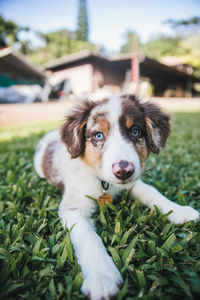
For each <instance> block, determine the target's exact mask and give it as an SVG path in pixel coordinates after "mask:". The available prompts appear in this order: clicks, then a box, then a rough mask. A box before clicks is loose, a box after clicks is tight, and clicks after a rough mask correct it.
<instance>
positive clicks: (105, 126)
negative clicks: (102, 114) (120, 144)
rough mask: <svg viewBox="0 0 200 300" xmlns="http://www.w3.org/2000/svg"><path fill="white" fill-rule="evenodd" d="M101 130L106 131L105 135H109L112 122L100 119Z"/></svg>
mask: <svg viewBox="0 0 200 300" xmlns="http://www.w3.org/2000/svg"><path fill="white" fill-rule="evenodd" d="M98 127H99V131H101V132H103V133H104V136H108V134H109V131H110V123H109V122H108V120H106V119H103V118H102V119H100V120H99V122H98Z"/></svg>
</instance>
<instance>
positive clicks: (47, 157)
mask: <svg viewBox="0 0 200 300" xmlns="http://www.w3.org/2000/svg"><path fill="white" fill-rule="evenodd" d="M57 143H58V142H57V141H53V142H51V143H49V144H48V145H47V147H46V150H45V152H44V156H43V160H42V170H43V173H44V176H45V178H46V179H47V181H48V182H49V183H51V184H53V185H55V186H57V187H58V188H59V189H60V190H61V191H62V192H63V191H64V184H63V182H57V181H56V180H55V179H56V177H57V175H58V173H57V170H56V169H55V168H54V166H53V153H54V148H55V146H56V144H57Z"/></svg>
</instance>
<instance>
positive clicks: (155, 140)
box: [143, 102, 170, 154]
mask: <svg viewBox="0 0 200 300" xmlns="http://www.w3.org/2000/svg"><path fill="white" fill-rule="evenodd" d="M143 108H144V112H145V124H146V133H147V134H146V140H147V145H148V147H149V149H150V151H152V152H153V153H156V154H158V153H159V152H160V150H161V149H162V148H163V147H164V146H165V143H166V140H167V138H168V136H169V134H170V116H169V115H168V114H166V113H164V112H162V111H161V109H160V108H159V107H158V106H156V105H154V104H152V103H148V102H146V103H143Z"/></svg>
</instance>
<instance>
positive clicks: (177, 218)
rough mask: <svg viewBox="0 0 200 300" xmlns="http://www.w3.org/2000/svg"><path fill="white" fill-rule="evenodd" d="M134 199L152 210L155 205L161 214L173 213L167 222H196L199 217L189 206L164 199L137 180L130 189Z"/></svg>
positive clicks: (151, 188)
mask: <svg viewBox="0 0 200 300" xmlns="http://www.w3.org/2000/svg"><path fill="white" fill-rule="evenodd" d="M131 192H132V194H133V196H134V197H136V198H139V199H140V200H141V202H142V203H143V204H145V205H147V206H148V207H150V208H152V207H153V206H154V205H156V206H157V207H158V208H159V209H160V211H161V212H162V213H163V214H166V213H168V212H169V211H171V210H172V211H173V213H172V214H170V215H169V217H168V219H169V221H171V222H173V223H176V224H178V223H181V224H182V223H185V222H187V221H197V220H198V219H199V217H200V215H199V212H198V211H196V210H195V209H193V208H192V207H190V206H181V205H179V204H176V203H174V202H172V201H170V200H168V199H167V198H166V197H164V196H163V195H162V194H161V193H160V192H158V190H156V189H155V188H154V187H152V186H150V185H148V184H145V183H144V182H142V181H141V180H137V181H136V183H135V184H134V186H133V187H132V188H131Z"/></svg>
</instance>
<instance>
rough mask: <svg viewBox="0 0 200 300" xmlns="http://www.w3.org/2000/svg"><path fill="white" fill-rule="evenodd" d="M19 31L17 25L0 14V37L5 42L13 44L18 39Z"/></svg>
mask: <svg viewBox="0 0 200 300" xmlns="http://www.w3.org/2000/svg"><path fill="white" fill-rule="evenodd" d="M19 31H20V28H19V26H18V25H17V24H16V23H14V22H13V21H10V20H5V19H4V18H3V17H2V16H1V15H0V38H1V39H2V40H4V41H5V43H6V44H13V43H14V42H17V41H18V33H19Z"/></svg>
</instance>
